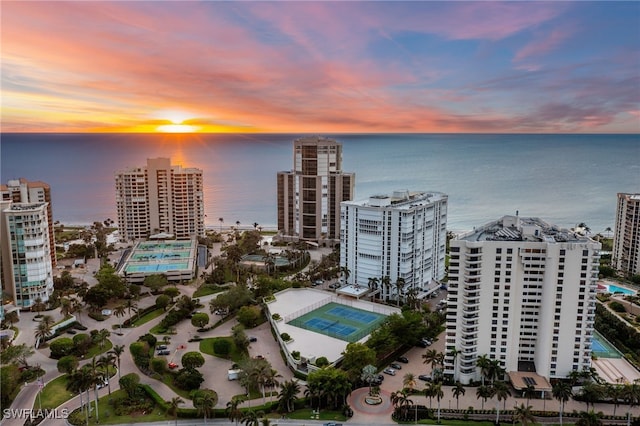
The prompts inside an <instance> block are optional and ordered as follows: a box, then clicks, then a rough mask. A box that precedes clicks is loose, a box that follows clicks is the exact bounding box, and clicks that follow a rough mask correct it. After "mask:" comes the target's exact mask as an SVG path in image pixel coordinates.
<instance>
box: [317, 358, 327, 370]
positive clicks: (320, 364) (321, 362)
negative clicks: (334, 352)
mask: <svg viewBox="0 0 640 426" xmlns="http://www.w3.org/2000/svg"><path fill="white" fill-rule="evenodd" d="M327 365H329V360H328V359H327V357H324V356H321V357H320V358H318V359H316V366H317V367H320V368H323V367H326V366H327Z"/></svg>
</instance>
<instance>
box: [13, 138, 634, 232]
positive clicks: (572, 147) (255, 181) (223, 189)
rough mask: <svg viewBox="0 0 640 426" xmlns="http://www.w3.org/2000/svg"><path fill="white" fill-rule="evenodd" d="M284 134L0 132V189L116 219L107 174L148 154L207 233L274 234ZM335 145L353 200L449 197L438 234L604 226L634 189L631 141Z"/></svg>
mask: <svg viewBox="0 0 640 426" xmlns="http://www.w3.org/2000/svg"><path fill="white" fill-rule="evenodd" d="M299 136H302V135H294V134H232V135H227V134H206V135H200V134H194V135H172V134H148V135H140V134H2V135H1V138H0V177H1V180H2V183H6V182H7V180H9V179H14V178H19V177H24V178H27V179H29V180H42V181H45V182H47V183H49V184H50V185H51V188H52V189H51V190H52V197H53V215H54V219H55V220H59V221H61V222H63V223H65V224H88V223H91V222H93V221H95V220H104V219H106V218H112V219H114V220H115V219H116V216H117V215H116V208H115V189H114V187H115V184H114V175H115V173H116V172H117V171H119V170H122V169H125V168H128V167H133V166H144V165H145V164H146V159H147V158H153V157H170V158H171V159H172V163H173V164H181V165H182V166H184V167H198V168H201V169H202V170H203V171H204V185H205V194H204V196H205V212H206V215H207V218H206V223H207V225H208V226H211V227H217V226H220V225H221V223H220V222H219V220H218V219H219V218H223V220H224V222H223V223H222V224H223V225H224V226H229V225H232V224H235V222H236V221H240V223H241V226H246V227H252V224H253V223H254V222H257V223H259V224H260V225H261V226H263V227H264V228H267V229H268V228H274V227H275V226H276V217H277V216H276V214H277V212H276V173H277V172H278V171H281V170H291V168H292V167H293V149H292V141H293V140H294V139H295V138H297V137H299ZM325 136H328V137H332V138H335V139H337V140H338V141H340V142H342V144H343V169H344V171H348V172H355V174H356V181H355V199H357V200H360V199H366V198H368V197H369V196H371V195H374V194H386V193H390V192H392V191H394V190H399V189H409V190H412V191H413V190H427V191H439V192H444V193H446V194H448V196H449V212H448V214H449V216H448V229H450V230H453V231H455V232H458V231H463V230H469V229H472V228H473V227H474V226H480V225H482V224H484V223H486V222H488V221H491V220H495V219H497V218H499V217H501V216H503V215H505V214H515V212H516V211H518V212H519V214H520V215H522V216H537V217H540V218H542V219H544V220H546V221H548V222H550V223H553V224H557V225H559V226H561V227H572V226H575V225H576V224H577V223H580V222H585V223H586V224H587V225H588V226H589V227H590V228H591V229H592V231H593V232H602V231H604V230H605V229H606V228H607V227H612V228H613V227H614V218H615V210H616V193H618V192H640V135H520V134H518V135H516V134H513V135H511V134H500V135H487V134H366V135H365V134H358V135H355V134H346V135H340V134H327V135H325Z"/></svg>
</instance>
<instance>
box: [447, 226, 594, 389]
mask: <svg viewBox="0 0 640 426" xmlns="http://www.w3.org/2000/svg"><path fill="white" fill-rule="evenodd" d="M600 248H601V245H600V243H598V242H596V241H593V240H592V239H590V238H588V237H585V236H582V235H579V234H576V233H574V232H571V231H569V230H564V229H559V228H558V227H556V226H552V225H549V224H547V223H546V222H543V221H542V220H540V219H538V218H523V217H519V216H518V215H516V216H504V217H503V218H501V219H499V220H497V221H495V222H491V223H488V224H486V225H484V226H482V227H479V228H476V229H474V231H473V232H470V233H468V234H465V235H462V236H460V237H459V238H457V239H454V240H452V241H451V242H450V255H451V256H450V261H449V282H448V286H449V294H448V298H447V335H446V354H445V374H448V375H450V376H453V377H454V379H455V380H460V382H462V383H464V384H466V383H470V382H471V381H477V380H480V378H481V369H480V368H479V367H478V365H477V362H478V359H479V358H480V357H481V356H483V355H486V356H487V357H488V358H489V359H490V360H493V361H494V362H498V363H499V364H500V365H501V367H502V368H504V369H505V370H506V372H507V373H508V374H510V375H511V374H512V373H514V372H515V373H517V372H526V373H522V374H527V375H529V376H533V375H534V374H536V375H539V376H542V377H543V378H546V379H549V378H563V377H567V376H568V375H569V373H571V372H572V371H583V370H585V369H588V368H589V367H590V366H591V345H592V338H593V330H594V319H595V305H596V301H595V296H596V287H597V284H596V281H597V279H598V267H599V259H600ZM512 379H513V377H512Z"/></svg>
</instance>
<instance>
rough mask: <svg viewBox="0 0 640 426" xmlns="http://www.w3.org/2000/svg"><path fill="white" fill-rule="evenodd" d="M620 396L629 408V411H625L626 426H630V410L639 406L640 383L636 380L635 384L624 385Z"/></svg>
mask: <svg viewBox="0 0 640 426" xmlns="http://www.w3.org/2000/svg"><path fill="white" fill-rule="evenodd" d="M622 395H623V396H622V398H623V399H624V402H625V403H626V404H627V405H628V406H629V410H627V426H630V425H631V410H632V409H633V407H635V406H636V405H639V404H640V381H638V380H636V382H635V383H632V384H629V385H626V386H625V387H624V391H623V392H622Z"/></svg>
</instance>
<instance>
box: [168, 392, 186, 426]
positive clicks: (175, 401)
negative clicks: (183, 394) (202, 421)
mask: <svg viewBox="0 0 640 426" xmlns="http://www.w3.org/2000/svg"><path fill="white" fill-rule="evenodd" d="M180 404H184V400H183V399H182V398H180V397H179V396H174V397H173V398H171V401H168V405H169V408H167V413H169V415H171V416H173V420H174V421H175V424H176V426H178V406H179V405H180Z"/></svg>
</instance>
